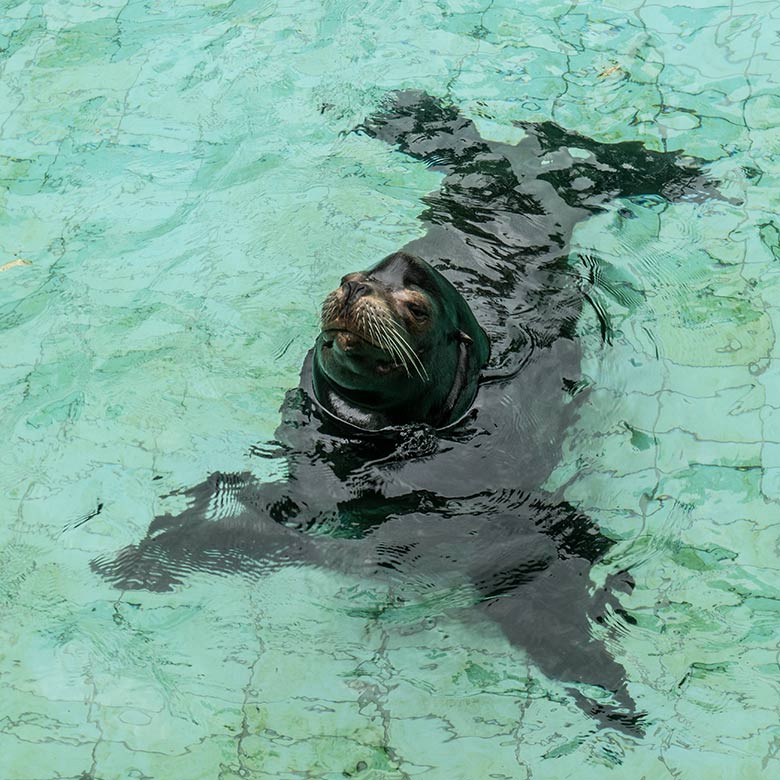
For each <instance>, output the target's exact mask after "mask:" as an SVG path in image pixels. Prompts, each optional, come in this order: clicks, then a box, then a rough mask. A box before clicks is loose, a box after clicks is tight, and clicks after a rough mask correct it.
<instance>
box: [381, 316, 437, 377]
mask: <svg viewBox="0 0 780 780" xmlns="http://www.w3.org/2000/svg"><path fill="white" fill-rule="evenodd" d="M387 335H388V338H391V339H393V340H394V341H395V343H396V344H397V345H398V347H399V349H401V350H402V351H403V352H404V354H406V355H407V356H408V358H409V360H410V362H411V364H412V366H414V369H415V371H416V372H417V375H418V376H419V377H420V379H421V380H422V381H423V382H427V381H428V379H429V376H428V371H427V370H426V368H425V366H424V365H423V364H422V361H421V360H420V358H419V357H418V356H417V354H416V353H415V351H414V350H413V349H412V347H411V345H410V344H409V342H408V341H407V340H406V338H405V337H404V335H403V334H402V333H401V332H400V330H398V328H396V327H393V328H391V329H389V330H388V331H387Z"/></svg>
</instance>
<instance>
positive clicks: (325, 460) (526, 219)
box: [94, 92, 712, 731]
mask: <svg viewBox="0 0 780 780" xmlns="http://www.w3.org/2000/svg"><path fill="white" fill-rule="evenodd" d="M523 127H524V129H525V130H526V132H527V137H526V138H525V139H524V140H523V141H521V142H520V143H519V144H518V145H516V146H509V145H507V144H500V143H495V142H491V141H487V140H485V139H483V138H481V137H480V135H479V133H478V132H477V129H476V127H475V126H474V124H473V123H472V122H470V121H469V120H468V119H467V118H465V117H463V116H462V115H461V114H460V113H459V112H458V111H457V109H455V108H454V107H452V106H448V105H446V104H444V103H442V102H441V101H439V100H437V99H435V98H432V97H430V96H428V95H426V94H424V93H418V92H405V93H398V94H396V95H395V96H393V98H392V100H391V101H390V103H389V104H388V105H387V106H386V107H385V108H384V109H383V110H381V111H380V112H379V113H377V114H376V115H375V116H373V117H371V118H370V119H369V120H368V121H367V122H366V123H365V124H364V125H363V126H361V128H360V130H361V131H362V132H364V133H367V134H368V135H371V136H373V137H375V138H378V139H381V140H384V141H386V142H388V143H390V144H392V145H393V146H395V147H396V148H397V149H398V150H399V151H401V152H402V153H404V154H407V155H409V156H411V157H413V158H415V159H418V160H421V161H422V162H424V163H425V164H426V165H428V166H429V167H431V168H434V169H436V170H440V171H442V172H443V173H444V174H445V177H444V179H443V181H442V185H441V188H440V190H439V191H438V192H436V193H433V194H431V195H430V196H428V197H427V198H426V199H425V203H426V205H427V210H426V211H425V212H424V213H423V214H422V215H421V219H422V220H423V222H424V223H426V224H427V226H428V232H427V234H426V235H425V236H424V237H423V238H421V239H418V240H415V241H413V242H411V243H410V244H408V245H407V246H406V247H404V248H403V250H402V251H401V252H400V253H398V254H397V255H393V256H391V257H390V258H386V259H385V260H384V261H382V262H381V263H380V264H379V265H378V266H376V267H375V268H373V269H369V271H368V272H364V273H363V274H362V275H361V274H357V275H354V274H350V275H348V276H347V277H345V280H344V281H343V283H342V286H341V288H340V290H339V291H338V292H337V294H336V298H334V299H333V300H332V301H331V303H335V304H337V305H336V308H335V309H333V310H332V311H330V310H329V311H328V312H325V311H324V312H323V332H322V333H321V335H320V337H319V338H318V341H317V344H316V345H315V348H314V349H313V350H312V351H311V352H310V353H309V354H308V355H307V357H306V360H305V361H304V366H303V369H302V373H301V382H300V385H299V386H298V387H297V388H295V389H294V390H291V391H289V392H288V393H287V396H286V398H285V402H284V404H283V406H282V423H281V425H280V426H279V429H278V431H277V440H278V443H279V444H280V445H281V446H280V448H279V449H278V451H277V455H278V456H280V457H284V458H285V459H286V467H287V473H288V474H289V478H288V479H286V480H284V481H281V482H274V483H263V484H258V483H257V482H256V481H255V480H253V479H252V478H251V477H250V476H249V475H230V474H227V475H225V474H214V475H212V476H211V477H210V478H209V479H208V480H206V481H205V482H204V483H202V484H200V485H198V486H196V487H194V488H191V489H190V490H188V491H186V495H187V496H188V497H189V499H190V506H189V508H188V509H187V510H186V511H185V512H183V513H181V514H178V515H175V516H172V515H164V516H161V517H158V518H156V519H155V521H154V522H153V523H152V525H151V526H150V529H149V532H148V534H147V536H146V538H145V539H143V540H142V541H141V542H139V544H137V545H133V546H132V547H129V548H126V549H125V550H123V551H122V552H121V553H120V554H119V555H118V556H116V557H114V558H105V559H102V560H97V561H95V563H94V568H95V569H96V570H97V571H99V572H100V573H101V574H102V575H103V576H105V577H106V578H108V579H109V580H111V581H112V582H114V583H115V584H117V586H119V587H124V588H138V587H140V588H149V589H153V590H166V589H169V588H170V587H172V586H173V585H174V584H175V583H177V582H181V581H182V580H183V578H184V577H185V576H186V573H187V572H188V571H191V570H193V569H202V570H205V571H215V572H232V571H243V572H252V571H267V570H268V568H269V567H271V568H272V567H274V566H281V565H285V563H287V562H290V561H295V562H298V563H301V562H303V563H308V564H310V565H315V566H323V567H331V568H334V569H339V570H342V571H347V572H351V573H353V574H356V575H360V576H362V575H367V574H370V575H371V576H382V577H388V576H392V577H396V578H400V579H402V580H403V579H404V578H406V577H409V578H411V580H410V581H417V580H419V578H420V576H421V570H420V567H421V566H422V567H424V571H425V572H426V573H427V574H428V575H429V576H431V577H433V578H434V579H437V578H443V579H445V580H446V579H448V578H449V579H451V578H452V577H453V576H454V577H461V578H463V579H464V580H466V581H468V582H470V583H471V584H472V585H473V587H474V590H475V593H476V594H477V595H478V600H477V603H476V604H475V614H477V613H478V614H483V615H485V614H486V615H488V616H489V617H490V618H491V619H493V620H494V621H495V622H496V623H498V625H500V626H501V628H502V629H503V631H504V633H505V634H506V636H507V637H508V638H509V639H510V640H511V641H512V642H514V643H516V644H518V645H521V646H522V647H524V648H525V649H526V650H527V651H528V652H529V653H530V654H531V656H532V658H533V659H534V661H535V662H536V663H537V664H538V665H539V667H540V668H541V669H542V670H543V671H544V672H546V673H547V674H549V675H551V676H553V677H557V678H559V679H562V680H564V681H568V682H570V683H588V684H593V685H598V686H601V687H602V688H604V689H606V690H608V691H611V692H612V694H613V696H614V703H613V704H612V705H596V704H595V703H594V702H592V701H590V700H587V699H585V698H584V697H583V696H582V695H581V693H579V691H577V690H576V689H572V694H573V695H574V696H575V698H577V700H578V702H579V703H580V704H581V705H582V706H583V707H584V709H586V710H587V711H589V712H591V714H593V715H594V717H597V718H599V719H600V720H601V721H602V722H605V723H610V724H612V725H613V726H616V727H618V728H623V729H624V730H627V731H636V730H637V714H636V711H635V708H634V704H633V701H632V700H631V698H630V696H629V694H628V692H627V689H626V684H625V674H624V670H623V668H622V667H621V666H620V664H618V663H617V662H616V661H615V659H614V658H613V657H612V656H611V655H610V654H609V653H608V652H607V650H606V649H605V648H604V646H603V645H602V644H601V643H600V642H598V641H596V640H594V639H593V637H592V634H591V630H590V627H591V623H590V621H591V620H592V619H596V620H598V619H601V618H602V617H603V615H604V613H605V611H611V612H613V613H616V612H617V613H620V605H619V603H618V601H617V599H616V598H615V596H614V594H613V593H612V589H611V588H606V589H599V590H597V591H595V592H591V590H590V587H589V578H588V577H587V572H588V570H589V568H590V566H591V565H592V564H593V563H594V562H596V561H598V560H600V559H601V558H602V557H603V555H604V553H605V552H606V551H607V550H608V549H609V547H610V545H611V542H610V540H608V539H606V538H605V537H604V536H603V535H602V534H601V533H600V532H599V531H598V529H597V527H596V526H595V525H594V524H593V522H592V521H591V520H590V519H589V518H587V517H585V516H584V515H582V514H581V513H579V512H577V511H576V509H575V508H573V507H571V506H570V505H568V504H567V503H565V502H563V501H562V500H561V498H560V496H555V495H549V494H545V493H544V492H543V490H541V487H542V485H543V484H544V481H545V480H546V479H547V478H548V477H549V475H550V473H551V471H552V469H553V468H554V467H555V465H556V463H557V462H558V461H559V458H560V449H561V444H562V441H563V437H564V434H565V431H566V429H567V427H568V426H569V424H570V422H571V420H572V418H573V416H574V415H575V414H576V410H577V406H578V404H579V403H580V402H581V401H582V399H583V398H584V397H585V394H584V393H582V392H579V390H580V387H581V384H580V347H579V344H578V341H577V339H576V325H577V321H578V318H579V316H580V313H581V310H582V305H583V300H584V299H585V294H584V292H583V287H582V280H581V279H580V278H579V276H578V275H577V274H576V273H575V272H574V271H573V269H572V268H571V266H570V264H569V263H568V260H567V258H568V253H569V246H570V240H571V235H572V230H573V228H574V225H575V224H576V223H577V222H578V221H580V220H582V219H584V218H586V217H587V216H589V215H590V214H592V213H594V212H596V211H598V210H599V209H600V208H601V207H602V204H604V203H605V202H606V201H608V200H610V199H612V198H615V197H618V196H631V195H634V194H658V195H664V196H666V197H668V198H669V199H674V198H679V197H683V196H687V197H691V198H698V197H703V196H706V195H707V194H711V192H712V190H711V188H712V183H711V182H709V181H707V180H706V179H705V178H703V177H702V176H701V175H700V171H699V169H698V168H697V167H696V165H695V164H694V163H692V162H691V161H690V160H682V159H680V158H679V157H678V156H676V155H674V154H671V153H660V152H651V151H648V150H646V149H644V148H643V147H642V146H641V145H640V144H637V143H623V144H611V145H610V144H601V143H598V142H596V141H593V140H592V139H588V138H585V137H583V136H580V135H577V134H574V133H568V132H566V131H564V130H562V129H561V128H559V127H557V126H556V125H553V124H551V123H543V124H540V125H523ZM414 258H422V260H423V261H425V263H424V265H420V264H419V263H418V262H417V261H416V260H415V259H414ZM428 267H430V268H432V269H435V270H434V271H432V272H429V271H427V270H426V269H427V268H428ZM345 270H351V269H345ZM415 273H416V274H417V275H418V276H417V277H416V278H412V277H413V276H414V274H415ZM408 274H411V275H408ZM361 285H363V287H361ZM413 288H417V291H420V290H421V291H422V292H423V293H424V294H425V295H428V296H429V297H432V301H433V304H434V305H435V306H439V307H440V308H439V309H438V310H437V311H436V316H435V318H434V319H435V323H436V325H437V326H440V327H437V328H434V331H433V335H430V334H429V335H430V338H429V337H428V336H424V335H419V337H417V336H413V335H412V328H411V325H409V326H408V327H406V326H405V327H406V330H405V333H406V335H405V336H404V338H405V339H406V340H407V342H408V343H409V345H410V347H411V348H412V349H413V350H415V351H417V352H418V353H419V358H420V366H417V369H420V371H419V372H418V373H417V375H416V378H415V373H416V370H417V369H415V364H414V361H413V360H412V359H411V358H409V357H408V355H407V358H406V368H407V369H409V370H408V372H406V371H401V370H400V369H402V368H403V364H404V359H403V358H402V357H401V355H402V353H403V354H405V353H404V352H403V348H401V347H399V346H398V345H396V347H395V348H392V347H391V346H390V345H389V344H388V343H387V342H382V339H381V338H380V337H379V336H377V335H376V333H374V336H372V335H371V333H370V324H368V320H366V319H365V318H366V317H368V314H364V323H363V325H359V324H356V323H357V318H358V313H359V312H360V311H361V308H362V307H361V306H357V303H359V298H360V296H361V295H362V296H366V295H369V296H374V297H375V298H376V300H375V301H374V303H375V304H376V305H378V306H379V307H380V308H382V307H385V309H386V311H390V312H391V313H393V312H394V314H393V316H395V315H398V316H399V317H401V315H400V314H399V312H400V309H398V310H396V309H395V308H393V307H396V306H400V305H401V302H402V301H401V302H399V301H400V299H399V301H396V300H395V298H393V296H397V295H401V297H402V298H403V295H406V294H407V293H408V292H409V290H412V292H414V289H413ZM355 296H357V298H356V297H355ZM461 302H462V303H461ZM364 303H365V302H364ZM353 304H354V305H355V308H354V309H353V308H352V306H353ZM372 305H373V304H372ZM331 308H333V307H331ZM385 309H383V310H385ZM388 316H389V315H388ZM388 322H389V320H388ZM397 322H398V326H399V328H400V319H399V320H398V321H397ZM388 327H390V326H388ZM361 328H362V330H361ZM361 333H362V336H361V335H360V334H361ZM457 333H462V334H463V336H465V338H463V337H457ZM420 334H422V331H420ZM485 334H487V335H486V337H485ZM361 339H362V342H365V343H362V342H361ZM437 339H438V340H437ZM488 340H489V345H488ZM464 344H465V345H466V346H467V347H468V349H467V350H466V355H465V358H464V355H463V347H464ZM488 346H489V350H490V362H489V363H488V364H487V365H486V366H485V362H486V360H487V358H488ZM334 349H335V350H336V351H337V352H338V351H339V350H340V354H335V355H334V354H328V350H334ZM399 350H400V351H399ZM350 353H351V354H350ZM391 353H392V354H391ZM356 357H359V358H360V361H362V368H361V369H360V370H357V371H356V370H355V369H356V366H357V365H358V363H360V361H358V362H357V363H356V362H355V360H354V358H356ZM420 367H422V368H420ZM367 368H368V369H370V370H369V371H368V372H367V371H366V369H367ZM480 370H481V375H480ZM361 371H362V373H361ZM423 371H424V373H423ZM425 373H427V374H428V377H429V379H432V382H431V383H430V386H429V387H427V388H426V382H425V381H424V375H425ZM407 374H408V375H407ZM369 376H370V377H371V379H370V381H369V380H368V379H367V377H369ZM453 388H454V391H453ZM364 391H365V393H364ZM263 455H264V457H268V451H267V450H263ZM334 518H335V519H334ZM313 530H317V531H318V532H319V535H318V536H312V535H309V534H307V533H305V532H306V531H313ZM324 530H327V531H328V532H329V536H323V532H324ZM437 581H438V579H437ZM610 582H612V583H613V584H614V585H615V586H621V585H622V586H624V587H625V586H627V585H628V583H629V582H630V578H628V577H627V576H624V575H622V574H616V575H615V577H614V578H612V580H610Z"/></svg>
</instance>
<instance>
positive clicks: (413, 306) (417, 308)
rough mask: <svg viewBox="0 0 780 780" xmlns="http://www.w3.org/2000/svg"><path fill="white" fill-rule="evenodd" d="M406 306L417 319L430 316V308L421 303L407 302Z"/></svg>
mask: <svg viewBox="0 0 780 780" xmlns="http://www.w3.org/2000/svg"><path fill="white" fill-rule="evenodd" d="M406 308H407V309H408V311H409V313H410V314H411V315H412V316H413V317H414V318H415V319H416V320H424V319H426V318H427V317H428V309H427V308H426V307H425V306H423V305H422V304H419V303H407V304H406Z"/></svg>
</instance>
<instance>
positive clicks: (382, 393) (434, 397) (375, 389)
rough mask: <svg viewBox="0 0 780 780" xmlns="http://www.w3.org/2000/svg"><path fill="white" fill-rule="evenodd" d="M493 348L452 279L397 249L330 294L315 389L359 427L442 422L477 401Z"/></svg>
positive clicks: (324, 311) (317, 353) (339, 415)
mask: <svg viewBox="0 0 780 780" xmlns="http://www.w3.org/2000/svg"><path fill="white" fill-rule="evenodd" d="M489 354H490V344H489V341H488V337H487V334H486V333H485V331H484V330H482V328H481V327H480V326H479V324H478V323H477V321H476V319H475V318H474V315H473V314H472V312H471V309H469V307H468V305H467V304H466V302H465V301H464V300H463V297H462V296H461V295H460V293H459V292H458V291H457V290H456V289H455V288H454V287H453V286H452V284H450V282H448V281H447V279H445V278H444V277H443V276H442V275H441V274H440V273H439V272H438V271H436V270H435V269H433V268H431V266H429V265H428V264H427V263H426V262H425V261H424V260H422V259H421V258H419V257H415V256H414V255H410V254H408V253H406V252H396V253H394V254H392V255H389V256H388V257H386V258H385V259H384V260H382V261H381V262H379V263H378V264H377V265H375V266H374V267H373V268H370V269H369V270H367V271H363V272H359V273H351V274H348V275H347V276H345V277H344V278H343V279H342V280H341V286H340V287H339V288H338V289H337V290H334V291H333V292H332V293H331V294H330V295H329V296H328V297H327V298H326V299H325V302H324V303H323V305H322V332H321V333H320V335H319V337H318V338H317V342H316V344H315V347H314V353H313V355H312V383H313V391H314V395H315V397H316V398H317V400H318V401H319V403H320V404H321V405H322V406H323V408H324V409H326V410H327V411H328V412H330V413H331V414H332V415H333V416H334V417H335V418H336V419H338V420H340V421H343V422H348V423H350V424H351V425H353V426H355V427H358V428H362V429H366V430H378V429H380V428H386V427H388V426H393V425H404V424H407V423H427V424H429V425H433V426H434V427H437V428H441V427H445V426H447V425H450V424H452V423H453V422H455V421H456V420H457V419H458V418H459V417H461V416H462V415H463V414H464V413H465V412H466V411H467V409H468V408H469V407H470V406H471V404H472V402H473V401H474V396H475V395H476V392H477V383H478V380H479V375H480V371H481V370H482V368H483V367H484V366H485V364H486V363H487V360H488V356H489Z"/></svg>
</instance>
